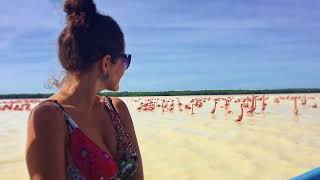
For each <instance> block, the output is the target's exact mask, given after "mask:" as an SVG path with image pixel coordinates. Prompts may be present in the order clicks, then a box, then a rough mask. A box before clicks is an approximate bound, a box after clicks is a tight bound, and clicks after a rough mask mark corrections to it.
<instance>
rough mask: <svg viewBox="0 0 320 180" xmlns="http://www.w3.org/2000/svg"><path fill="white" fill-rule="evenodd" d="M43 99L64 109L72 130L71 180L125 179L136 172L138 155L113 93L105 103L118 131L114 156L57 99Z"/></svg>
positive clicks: (68, 157)
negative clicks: (86, 131)
mask: <svg viewBox="0 0 320 180" xmlns="http://www.w3.org/2000/svg"><path fill="white" fill-rule="evenodd" d="M43 102H51V103H52V104H53V105H54V107H56V108H57V109H59V110H61V111H62V112H63V114H64V119H65V120H66V124H67V127H68V132H69V138H68V143H67V147H66V150H65V153H66V168H67V169H66V172H67V177H68V180H106V179H110V180H122V179H127V178H128V177H129V176H132V175H134V173H135V171H136V168H137V161H138V156H137V153H136V150H135V148H134V146H133V144H132V142H131V139H130V137H129V135H128V133H127V132H126V131H125V129H124V127H123V125H122V123H121V121H120V117H119V115H118V113H117V111H116V109H115V108H114V106H113V104H112V100H111V98H110V97H105V99H104V104H105V107H106V109H107V110H108V111H109V112H110V114H111V119H112V124H113V126H114V128H115V130H116V133H117V135H116V136H117V137H116V138H117V153H116V157H112V156H111V155H110V154H108V153H107V152H105V151H104V150H103V149H101V148H100V147H99V146H98V145H96V144H95V143H94V142H93V141H92V140H91V139H90V138H89V137H88V136H86V135H85V134H84V133H83V132H82V131H81V129H79V127H78V125H77V124H76V123H75V122H74V120H73V119H72V118H71V116H70V115H69V114H68V113H67V112H66V111H65V109H64V108H63V106H62V105H61V104H59V102H58V101H57V100H51V99H49V100H45V101H42V103H43Z"/></svg>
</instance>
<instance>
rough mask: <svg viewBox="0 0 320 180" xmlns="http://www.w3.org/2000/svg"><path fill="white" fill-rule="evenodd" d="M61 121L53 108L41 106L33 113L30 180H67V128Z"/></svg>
mask: <svg viewBox="0 0 320 180" xmlns="http://www.w3.org/2000/svg"><path fill="white" fill-rule="evenodd" d="M62 117H63V116H61V112H59V111H58V110H57V109H55V108H54V107H52V105H50V104H42V105H39V106H37V107H36V108H34V109H33V110H32V111H31V112H30V115H29V119H28V129H27V144H26V163H27V167H28V172H29V176H30V179H37V180H38V179H46V180H50V179H59V180H60V179H62V180H63V179H66V173H65V153H64V148H65V137H66V125H65V124H64V121H63V119H62Z"/></svg>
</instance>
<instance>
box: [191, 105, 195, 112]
mask: <svg viewBox="0 0 320 180" xmlns="http://www.w3.org/2000/svg"><path fill="white" fill-rule="evenodd" d="M193 105H194V104H192V105H191V114H194V112H193Z"/></svg>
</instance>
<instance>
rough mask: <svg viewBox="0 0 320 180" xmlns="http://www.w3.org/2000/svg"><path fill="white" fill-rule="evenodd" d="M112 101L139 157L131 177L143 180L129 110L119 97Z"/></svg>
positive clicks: (137, 146)
mask: <svg viewBox="0 0 320 180" xmlns="http://www.w3.org/2000/svg"><path fill="white" fill-rule="evenodd" d="M112 101H113V102H114V106H115V108H116V110H117V111H118V113H119V116H120V120H121V123H122V124H123V126H124V128H125V129H126V131H127V132H128V134H129V136H130V138H131V140H132V143H133V145H134V146H135V148H136V150H137V153H138V158H139V160H138V167H137V171H136V173H135V175H134V177H133V178H132V179H134V180H143V179H144V177H143V166H142V158H141V154H140V149H139V144H138V140H137V137H136V133H135V130H134V126H133V122H132V118H131V115H130V112H129V110H128V107H127V105H126V104H125V103H124V102H123V101H122V100H121V99H119V98H112Z"/></svg>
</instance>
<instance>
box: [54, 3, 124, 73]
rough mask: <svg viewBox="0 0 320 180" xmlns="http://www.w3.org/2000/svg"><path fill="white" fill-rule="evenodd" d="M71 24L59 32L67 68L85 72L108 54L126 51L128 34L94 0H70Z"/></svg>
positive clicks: (112, 54)
mask: <svg viewBox="0 0 320 180" xmlns="http://www.w3.org/2000/svg"><path fill="white" fill-rule="evenodd" d="M64 11H65V12H66V13H67V17H66V21H67V25H66V27H65V28H64V29H63V31H62V32H61V34H60V36H59V53H58V56H59V60H60V63H61V65H62V67H63V68H64V69H65V70H66V71H67V72H85V71H87V70H88V69H89V68H90V67H91V65H93V64H94V63H95V62H97V61H98V60H100V59H101V58H102V57H103V56H105V55H106V54H109V55H111V60H112V63H115V57H116V56H118V55H120V54H121V53H124V46H125V44H124V35H123V32H122V30H121V28H120V27H119V25H118V24H117V22H116V21H115V20H114V19H112V18H111V17H110V16H106V15H102V14H100V13H98V12H97V10H96V5H95V4H94V2H93V0H66V1H65V4H64Z"/></svg>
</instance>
